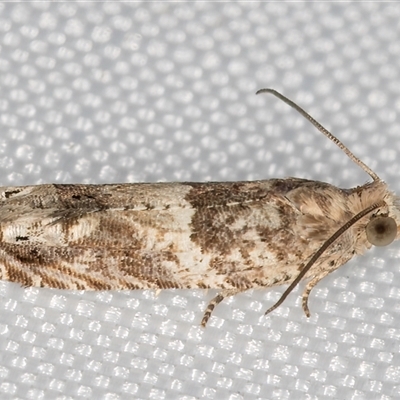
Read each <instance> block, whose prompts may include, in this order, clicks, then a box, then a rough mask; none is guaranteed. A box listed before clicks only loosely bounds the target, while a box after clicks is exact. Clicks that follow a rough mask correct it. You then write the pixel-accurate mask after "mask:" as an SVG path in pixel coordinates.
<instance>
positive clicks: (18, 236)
mask: <svg viewBox="0 0 400 400" xmlns="http://www.w3.org/2000/svg"><path fill="white" fill-rule="evenodd" d="M263 91H269V92H271V93H273V94H275V95H277V96H278V97H280V98H283V100H284V101H286V102H287V103H288V104H289V105H292V106H293V107H295V108H296V109H297V110H298V111H300V112H302V113H305V112H304V111H303V110H301V109H299V108H298V106H295V105H293V104H292V103H291V102H290V100H288V99H286V98H285V97H283V96H282V95H280V94H279V93H277V92H274V91H272V90H269V89H268V90H263ZM303 115H304V114H303ZM306 116H307V118H308V119H309V120H310V121H311V122H312V123H313V124H314V125H316V124H318V123H316V121H314V120H313V119H312V118H311V117H309V116H308V114H306ZM314 122H315V123H314ZM316 126H317V127H318V129H320V130H321V131H322V132H323V133H324V134H326V135H327V136H328V137H330V139H332V140H333V141H335V143H336V144H338V145H339V146H340V147H341V148H344V146H343V145H342V144H341V143H340V142H339V141H338V140H337V139H336V138H333V137H332V136H329V135H330V134H329V132H327V131H324V130H323V129H324V128H322V127H320V126H318V125H316ZM344 149H345V152H346V154H348V155H349V156H350V157H351V158H352V159H353V160H354V161H355V162H357V164H359V165H361V166H362V167H363V168H364V170H366V172H368V173H370V175H371V176H372V178H373V182H372V183H368V184H366V185H363V186H361V187H357V188H354V189H339V188H336V187H335V186H332V185H329V184H327V183H323V182H316V181H309V180H305V179H296V178H289V179H271V180H264V181H253V182H211V183H156V184H115V185H57V184H55V185H39V186H21V187H1V188H0V278H1V279H5V280H9V281H13V282H18V283H20V284H21V285H23V286H38V287H50V288H57V289H84V290H121V289H123V290H127V289H128V290H130V289H149V288H150V289H151V288H152V289H169V288H182V289H183V288H185V289H187V288H202V289H206V288H213V289H222V290H221V292H220V293H219V294H218V296H217V297H215V299H213V300H212V301H211V303H210V304H209V306H208V308H207V310H206V312H205V314H204V318H203V320H202V324H203V325H205V324H206V323H207V320H208V319H209V317H210V315H211V312H212V310H213V309H214V307H215V305H216V304H218V303H219V302H221V301H222V300H223V299H224V297H226V296H230V295H233V294H236V293H240V292H242V291H245V290H247V289H250V288H261V287H270V286H273V285H279V284H283V283H291V285H290V287H289V289H288V290H287V291H286V292H285V293H284V295H283V296H282V298H281V300H280V301H279V302H278V303H277V304H276V305H275V306H273V307H271V309H270V310H269V311H272V309H274V308H276V306H278V305H279V304H280V303H281V302H282V301H283V300H284V298H285V297H286V296H287V294H288V292H289V291H290V290H292V289H293V287H294V286H295V285H296V284H297V283H298V281H299V280H300V279H301V278H303V277H306V278H310V282H309V283H308V285H307V286H306V289H305V293H304V297H303V308H304V310H305V311H306V313H308V307H307V298H308V295H309V292H310V291H311V289H312V287H313V286H315V284H316V283H317V282H318V281H319V280H321V279H322V278H323V277H324V276H326V275H327V274H329V273H330V272H331V271H333V270H335V269H336V268H338V267H339V266H341V265H343V264H344V263H346V262H347V261H348V260H349V259H351V258H352V257H353V256H354V255H356V254H362V253H363V252H364V251H365V250H366V249H368V248H369V247H371V243H372V244H376V245H382V244H384V245H386V244H388V243H387V242H388V240H387V237H388V236H390V237H389V239H390V241H391V240H393V239H395V238H398V237H399V234H400V233H399V232H400V231H399V226H400V212H399V208H398V204H397V199H396V197H395V196H394V195H393V194H392V193H391V192H390V191H389V190H388V188H387V186H386V184H385V183H384V182H382V181H381V180H380V179H379V178H378V177H377V176H376V175H375V174H374V173H373V172H372V171H370V170H369V169H368V167H366V166H364V164H363V163H361V162H360V161H359V160H358V159H356V158H355V157H354V156H353V155H352V154H351V153H350V152H349V151H348V150H347V149H346V148H344ZM393 224H394V227H393ZM387 226H389V228H388V227H387ZM382 238H383V241H382ZM380 240H381V241H380Z"/></svg>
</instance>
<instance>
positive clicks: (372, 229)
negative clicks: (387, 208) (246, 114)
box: [366, 217, 397, 246]
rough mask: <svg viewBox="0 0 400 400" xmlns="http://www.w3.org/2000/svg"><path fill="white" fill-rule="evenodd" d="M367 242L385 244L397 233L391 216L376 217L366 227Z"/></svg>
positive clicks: (375, 244) (376, 244)
mask: <svg viewBox="0 0 400 400" xmlns="http://www.w3.org/2000/svg"><path fill="white" fill-rule="evenodd" d="M366 233H367V239H368V242H370V243H371V244H373V245H374V246H387V245H388V244H390V243H392V242H393V240H394V239H395V238H396V235H397V224H396V221H395V220H394V219H393V218H391V217H376V218H373V219H371V221H369V222H368V224H367V227H366Z"/></svg>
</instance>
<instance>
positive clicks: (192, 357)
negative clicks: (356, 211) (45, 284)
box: [0, 2, 400, 400]
mask: <svg viewBox="0 0 400 400" xmlns="http://www.w3.org/2000/svg"><path fill="white" fill-rule="evenodd" d="M399 19H400V5H399V4H396V3H386V2H385V3H384V2H382V3H378V2H375V3H370V2H369V3H367V2H352V3H325V2H307V3H284V2H270V3H264V2H238V3H229V2H228V3H227V2H225V3H222V2H220V3H215V2H193V3H192V2H183V3H179V2H177V3H168V2H164V3H162V2H148V3H145V2H132V3H122V2H121V3H119V2H113V3H111V2H106V3H99V2H98V3H89V2H86V3H74V2H61V3H4V2H3V3H1V4H0V91H1V96H0V110H1V111H0V124H1V133H0V171H1V185H30V184H40V183H50V182H58V183H105V182H108V183H116V182H144V181H148V182H155V181H209V180H214V181H219V180H229V181H231V180H251V179H268V178H278V177H287V176H296V177H301V178H309V179H315V180H321V181H326V182H330V183H333V184H335V185H337V186H340V187H353V186H357V185H361V184H363V183H364V182H366V181H367V179H368V177H367V175H366V174H365V173H364V172H363V171H362V170H361V169H360V168H358V167H357V166H356V165H354V164H353V163H352V162H351V161H350V160H348V159H347V157H346V156H345V155H344V154H343V153H342V152H341V151H340V150H339V149H338V148H336V147H335V146H334V145H333V144H332V143H330V142H329V141H328V140H327V139H326V138H325V137H324V136H323V135H322V134H320V133H319V132H317V131H316V129H315V128H314V127H312V126H311V125H310V124H309V123H308V122H307V121H306V120H304V119H303V118H302V117H301V116H299V115H298V114H297V113H296V112H295V111H294V110H292V109H290V107H288V106H287V105H285V104H283V103H281V102H280V101H279V100H278V99H276V98H274V97H273V96H271V95H266V94H265V95H260V96H255V92H256V90H258V89H260V88H263V87H272V88H275V89H277V90H280V91H281V92H283V93H284V94H285V95H287V96H289V97H290V98H292V99H293V100H295V101H296V102H297V103H299V104H300V105H301V106H303V107H304V108H305V109H306V110H308V111H309V112H310V113H311V114H312V115H313V116H314V117H315V118H317V119H318V120H319V121H320V122H321V123H322V124H323V125H325V126H326V127H327V128H328V129H331V130H332V132H333V133H334V134H336V135H337V136H338V137H339V138H340V139H341V140H342V141H343V142H344V143H345V144H346V145H347V146H348V147H349V148H350V149H351V150H352V151H353V152H354V153H355V154H356V155H357V156H358V157H360V158H361V159H362V160H363V161H364V162H366V163H367V164H368V165H369V166H370V167H371V168H373V169H374V170H375V171H376V172H377V173H378V175H379V176H380V177H381V178H382V179H384V180H386V181H387V182H388V183H389V185H390V186H391V188H392V190H393V191H397V192H398V193H400V179H399V174H400V168H399V164H400V157H399V151H400V126H399V125H400V123H399V119H398V114H399V112H400V68H399V63H400V29H399V23H398V21H399ZM399 257H400V243H393V244H392V245H391V246H388V247H387V248H379V249H372V250H371V251H369V252H368V253H367V254H366V255H365V256H363V257H359V258H356V259H354V260H353V261H351V262H350V263H348V264H347V265H346V266H344V267H342V268H340V269H339V270H337V271H335V272H334V273H332V274H331V275H330V276H328V277H327V278H325V279H324V280H323V281H322V282H320V283H319V285H318V286H317V287H316V288H315V289H314V291H313V292H312V294H311V297H310V309H311V314H312V315H311V318H309V319H307V318H306V317H305V316H304V313H303V311H302V309H301V292H302V288H303V287H304V284H301V285H300V287H299V288H298V289H296V290H295V291H294V292H293V293H292V294H291V295H290V296H289V298H288V299H287V300H286V301H285V303H284V304H283V305H282V306H281V307H280V308H279V309H278V310H276V311H275V312H274V313H273V314H271V315H269V316H268V317H264V312H265V310H266V309H267V308H268V307H269V306H271V305H272V304H273V303H274V302H275V301H276V300H277V299H278V298H279V296H280V294H281V293H282V292H283V290H284V288H285V287H276V288H272V289H271V288H266V289H263V290H258V291H249V292H246V293H243V294H241V295H238V296H235V297H232V298H229V299H226V300H225V301H224V302H223V303H221V304H220V305H219V306H218V307H217V308H216V310H215V312H214V313H213V316H212V318H211V319H210V321H209V324H208V326H207V328H206V329H203V328H201V326H200V321H201V318H202V315H203V311H204V309H205V307H206V305H207V302H208V301H209V300H210V299H211V298H212V297H214V296H215V295H216V291H214V290H210V291H208V292H206V291H201V290H195V291H190V290H166V291H161V292H160V293H156V292H155V291H127V292H98V293H88V292H67V291H61V290H48V289H37V288H21V287H19V286H18V285H16V284H12V283H7V282H0V315H1V317H0V398H1V399H106V400H114V399H179V400H189V399H230V400H241V399H246V400H247V399H280V400H281V399H374V400H377V399H380V400H388V399H395V398H399V397H400V356H399V344H400V318H399V313H400V284H399V282H400V260H399Z"/></svg>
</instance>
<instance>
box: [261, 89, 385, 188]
mask: <svg viewBox="0 0 400 400" xmlns="http://www.w3.org/2000/svg"><path fill="white" fill-rule="evenodd" d="M260 93H271V94H273V95H274V96H276V97H278V99H280V100H282V101H284V102H285V103H286V104H288V105H289V106H290V107H293V108H294V109H295V110H296V111H297V112H298V113H300V114H301V115H302V116H303V117H304V118H306V119H308V120H309V121H310V122H311V123H312V124H313V125H314V126H315V127H316V128H317V129H318V130H319V131H320V132H322V133H323V134H324V135H325V136H326V137H327V138H328V139H329V140H331V141H332V142H333V143H335V144H336V146H338V147H339V148H340V149H341V150H342V151H343V152H344V153H345V154H346V155H347V157H349V158H350V160H352V161H353V162H354V163H355V164H357V165H358V166H359V167H360V168H362V169H363V170H364V171H365V172H366V173H367V174H368V175H369V176H370V177H371V178H372V179H373V180H374V181H379V180H380V179H379V176H378V175H377V174H376V173H375V172H374V171H372V169H371V168H369V167H368V166H367V165H366V164H364V163H363V162H362V161H361V160H360V159H359V158H358V157H356V156H355V155H354V154H353V153H352V152H351V151H350V150H349V149H348V148H347V147H346V146H345V145H344V144H343V143H342V142H341V141H340V140H339V139H338V138H337V137H336V136H334V135H333V134H332V133H330V132H329V131H328V130H327V129H326V128H324V127H323V126H322V125H321V124H320V123H319V122H318V121H316V120H315V119H314V118H313V117H312V116H311V115H310V114H308V113H307V112H306V111H305V110H303V109H302V108H301V107H300V106H298V105H297V104H296V103H294V102H293V101H292V100H290V99H288V98H287V97H286V96H284V95H283V94H281V93H279V92H277V91H276V90H274V89H260V90H258V91H257V92H256V94H260Z"/></svg>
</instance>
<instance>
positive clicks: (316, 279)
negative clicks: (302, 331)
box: [301, 270, 332, 318]
mask: <svg viewBox="0 0 400 400" xmlns="http://www.w3.org/2000/svg"><path fill="white" fill-rule="evenodd" d="M331 272H332V270H325V271H322V272H321V273H320V274H318V275H317V276H316V277H314V279H312V280H311V281H310V282H308V283H307V286H306V288H305V289H304V292H303V298H302V301H301V305H302V307H303V310H304V313H305V314H306V317H307V318H310V315H311V314H310V309H309V308H308V296H309V295H310V292H311V290H312V289H313V287H314V286H315V285H316V284H317V283H318V282H319V281H320V280H321V279H323V278H325V277H326V276H327V275H328V274H329V273H331Z"/></svg>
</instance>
